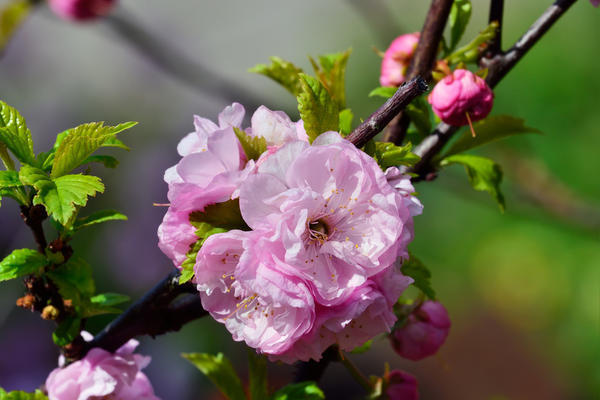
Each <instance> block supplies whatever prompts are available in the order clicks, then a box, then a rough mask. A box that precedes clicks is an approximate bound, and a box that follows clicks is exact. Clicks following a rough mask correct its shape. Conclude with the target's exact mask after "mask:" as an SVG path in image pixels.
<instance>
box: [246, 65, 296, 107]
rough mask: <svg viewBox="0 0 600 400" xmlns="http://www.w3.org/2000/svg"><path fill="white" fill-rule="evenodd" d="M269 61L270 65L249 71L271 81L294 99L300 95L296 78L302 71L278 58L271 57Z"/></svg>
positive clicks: (258, 66) (256, 67)
mask: <svg viewBox="0 0 600 400" xmlns="http://www.w3.org/2000/svg"><path fill="white" fill-rule="evenodd" d="M270 60H271V65H266V64H258V65H257V66H255V67H253V68H250V70H249V71H250V72H255V73H257V74H261V75H264V76H266V77H268V78H271V79H273V80H274V81H275V82H277V83H279V84H280V85H281V86H283V87H284V88H286V89H287V90H288V91H289V92H290V93H292V94H293V95H294V96H296V97H297V96H298V95H299V94H300V93H302V83H301V82H300V78H299V76H298V75H299V74H301V73H302V69H301V68H298V67H296V66H295V65H294V64H292V63H291V62H289V61H285V60H282V59H281V58H279V57H271V58H270Z"/></svg>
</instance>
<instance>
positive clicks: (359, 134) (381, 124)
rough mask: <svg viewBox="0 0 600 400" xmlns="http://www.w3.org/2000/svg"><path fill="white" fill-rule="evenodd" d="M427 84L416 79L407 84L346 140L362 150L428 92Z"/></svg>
mask: <svg viewBox="0 0 600 400" xmlns="http://www.w3.org/2000/svg"><path fill="white" fill-rule="evenodd" d="M427 89H428V87H427V83H425V81H424V80H423V79H422V78H421V77H419V76H418V77H416V78H413V79H411V80H410V81H408V82H405V83H404V84H403V85H402V86H400V87H399V88H398V90H397V91H396V93H394V95H393V96H392V97H391V98H389V99H388V100H387V101H386V102H385V103H384V104H383V105H382V106H381V107H379V108H378V109H377V110H376V111H375V112H374V113H373V114H371V115H370V116H369V118H367V119H366V120H365V121H364V122H363V123H362V124H360V125H359V126H357V127H356V129H355V130H354V131H352V133H350V135H348V137H347V138H346V139H348V140H349V141H350V142H352V143H353V144H354V145H355V146H356V147H358V148H361V147H362V146H364V145H365V144H366V143H367V142H368V141H369V140H371V139H372V138H373V137H374V136H375V135H377V134H378V133H379V132H381V130H382V129H383V128H385V126H386V125H387V124H388V123H389V122H390V121H391V120H392V118H394V116H396V115H397V114H398V113H399V112H400V111H402V110H403V109H404V108H405V107H406V106H407V105H408V104H410V102H411V101H413V99H414V98H415V97H417V96H419V95H421V94H423V93H425V92H426V91H427Z"/></svg>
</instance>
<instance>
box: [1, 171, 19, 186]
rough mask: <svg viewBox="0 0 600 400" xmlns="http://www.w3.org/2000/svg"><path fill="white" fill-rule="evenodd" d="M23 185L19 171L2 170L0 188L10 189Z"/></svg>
mask: <svg viewBox="0 0 600 400" xmlns="http://www.w3.org/2000/svg"><path fill="white" fill-rule="evenodd" d="M20 186H23V184H22V183H21V181H20V180H19V173H18V172H17V171H0V189H10V188H16V187H20Z"/></svg>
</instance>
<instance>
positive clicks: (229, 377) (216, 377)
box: [182, 353, 246, 400]
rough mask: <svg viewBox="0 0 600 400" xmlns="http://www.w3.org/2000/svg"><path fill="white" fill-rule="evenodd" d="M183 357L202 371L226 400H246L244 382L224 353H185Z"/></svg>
mask: <svg viewBox="0 0 600 400" xmlns="http://www.w3.org/2000/svg"><path fill="white" fill-rule="evenodd" d="M182 357H184V358H185V359H186V360H188V361H189V362H191V363H192V364H194V365H195V366H196V368H198V369H199V370H200V371H202V373H203V374H204V375H206V376H207V377H208V379H210V380H211V381H212V382H213V383H214V384H215V386H217V388H219V390H220V391H221V393H223V395H225V397H226V398H228V399H229V400H246V394H245V393H244V388H243V387H242V382H241V381H240V378H239V377H238V376H237V374H236V373H235V371H234V369H233V366H232V365H231V362H229V360H228V359H227V358H226V357H225V356H224V355H223V353H218V354H217V355H216V356H213V355H211V354H206V353H187V354H186V353H184V354H182Z"/></svg>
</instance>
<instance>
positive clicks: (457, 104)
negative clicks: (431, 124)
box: [428, 69, 494, 126]
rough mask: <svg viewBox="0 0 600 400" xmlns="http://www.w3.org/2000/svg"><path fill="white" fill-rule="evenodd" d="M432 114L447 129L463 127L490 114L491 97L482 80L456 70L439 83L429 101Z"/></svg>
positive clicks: (463, 71) (488, 88)
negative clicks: (451, 126)
mask: <svg viewBox="0 0 600 400" xmlns="http://www.w3.org/2000/svg"><path fill="white" fill-rule="evenodd" d="M428 100H429V103H430V104H431V106H432V108H433V111H434V112H435V114H436V115H437V116H438V117H440V119H441V120H442V121H444V122H445V123H447V124H449V125H454V126H463V125H467V124H468V123H469V118H470V119H471V122H475V121H479V120H481V119H483V118H485V117H487V115H488V114H489V113H490V111H491V110H492V106H493V104H494V93H493V92H492V89H490V87H489V86H488V85H487V83H485V81H484V80H483V79H481V78H480V77H479V76H477V75H475V74H474V73H472V72H471V71H468V70H466V69H457V70H455V71H454V72H453V73H452V74H451V75H448V76H446V77H445V78H444V79H442V80H441V81H439V82H438V83H437V85H435V87H434V88H433V90H432V91H431V93H430V94H429V97H428Z"/></svg>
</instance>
